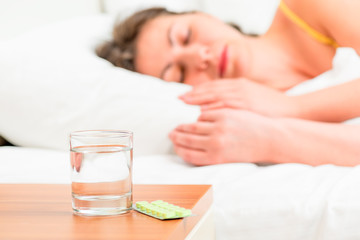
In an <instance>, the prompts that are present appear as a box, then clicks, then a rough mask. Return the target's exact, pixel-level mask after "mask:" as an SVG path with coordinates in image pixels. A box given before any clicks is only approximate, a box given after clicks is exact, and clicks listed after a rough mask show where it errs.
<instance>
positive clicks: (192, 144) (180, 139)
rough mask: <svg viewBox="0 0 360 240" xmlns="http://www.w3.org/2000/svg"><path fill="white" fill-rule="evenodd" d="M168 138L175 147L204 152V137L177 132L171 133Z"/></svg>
mask: <svg viewBox="0 0 360 240" xmlns="http://www.w3.org/2000/svg"><path fill="white" fill-rule="evenodd" d="M169 137H170V139H171V141H172V142H173V143H174V144H175V145H181V146H184V147H187V148H191V149H198V150H204V148H205V146H206V143H207V138H206V136H204V135H196V134H192V133H187V132H181V131H178V130H174V131H173V132H171V133H170V136H169Z"/></svg>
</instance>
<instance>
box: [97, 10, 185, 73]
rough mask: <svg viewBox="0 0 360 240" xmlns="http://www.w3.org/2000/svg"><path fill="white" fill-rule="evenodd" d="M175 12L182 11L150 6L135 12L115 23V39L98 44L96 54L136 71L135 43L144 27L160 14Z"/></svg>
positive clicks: (118, 65)
mask: <svg viewBox="0 0 360 240" xmlns="http://www.w3.org/2000/svg"><path fill="white" fill-rule="evenodd" d="M175 14H181V13H175V12H171V11H168V10H167V9H165V8H149V9H145V10H142V11H139V12H136V13H134V14H133V15H131V16H130V17H128V18H127V19H125V20H124V21H123V22H120V23H119V24H115V26H114V29H113V34H112V35H113V39H112V40H110V41H107V42H105V43H103V44H101V45H100V46H98V47H97V49H96V54H97V55H98V56H99V57H101V58H104V59H107V60H108V61H110V62H111V63H112V64H114V65H115V66H117V67H122V68H125V69H128V70H131V71H136V67H135V61H134V58H135V54H136V48H135V44H136V40H137V38H138V35H139V33H140V31H141V29H142V27H143V26H144V25H145V23H147V22H148V21H150V20H152V19H154V18H156V17H158V16H162V15H175Z"/></svg>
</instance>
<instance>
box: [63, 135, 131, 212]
mask: <svg viewBox="0 0 360 240" xmlns="http://www.w3.org/2000/svg"><path fill="white" fill-rule="evenodd" d="M70 151H71V153H70V161H71V188H72V207H73V210H74V213H75V214H77V215H84V216H101V215H104V216H105V215H117V214H122V213H126V212H128V211H129V210H131V208H132V160H133V133H132V132H130V131H120V130H89V131H77V132H73V133H71V134H70Z"/></svg>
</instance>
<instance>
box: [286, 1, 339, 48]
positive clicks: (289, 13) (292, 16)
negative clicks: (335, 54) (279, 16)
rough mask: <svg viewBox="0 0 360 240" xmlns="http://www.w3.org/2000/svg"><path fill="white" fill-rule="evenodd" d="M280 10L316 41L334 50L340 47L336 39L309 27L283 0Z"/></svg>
mask: <svg viewBox="0 0 360 240" xmlns="http://www.w3.org/2000/svg"><path fill="white" fill-rule="evenodd" d="M279 8H280V10H281V11H282V12H283V13H284V14H285V15H286V16H287V17H288V18H289V19H290V20H291V21H293V22H294V23H295V24H296V25H298V26H299V27H300V28H302V29H303V30H304V31H305V32H306V33H308V34H309V35H310V36H311V37H313V38H314V39H315V40H316V41H318V42H320V43H323V44H326V45H330V46H332V47H334V48H337V47H339V45H338V44H337V43H336V42H335V40H334V39H331V38H329V37H327V36H325V35H324V34H322V33H320V32H318V31H316V30H315V29H313V28H312V27H310V26H309V24H307V23H306V22H305V21H304V20H302V19H301V18H300V17H299V16H297V15H296V14H295V13H294V12H293V11H292V10H291V9H290V8H289V7H288V6H287V5H286V4H285V2H284V1H283V0H281V1H280V5H279Z"/></svg>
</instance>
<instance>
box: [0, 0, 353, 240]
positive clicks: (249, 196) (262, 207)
mask: <svg viewBox="0 0 360 240" xmlns="http://www.w3.org/2000/svg"><path fill="white" fill-rule="evenodd" d="M224 1H225V2H224ZM224 1H221V4H220V3H219V2H218V1H214V0H207V1H204V0H202V1H200V0H198V1H193V0H191V1H190V0H188V1H165V0H163V1H160V0H159V1H153V2H151V1H140V0H138V1H131V3H125V1H115V0H112V1H111V0H109V1H106V0H103V1H100V0H99V1H95V0H92V1H90V0H86V1H85V0H71V1H70V0H69V1H64V0H62V1H53V2H52V4H48V3H47V1H45V0H32V1H20V0H19V1H11V3H10V2H9V3H6V4H5V3H3V4H4V7H2V8H1V10H0V20H1V21H0V22H1V24H2V29H4V31H2V33H1V34H2V35H1V41H0V135H1V136H3V137H4V138H5V139H6V140H7V141H9V142H10V143H12V144H13V145H15V146H2V147H0V183H69V182H70V179H69V159H68V158H69V154H68V135H69V133H70V132H71V131H74V130H83V129H104V128H107V129H108V128H112V129H128V130H132V131H134V138H135V140H134V183H135V184H211V185H213V187H214V206H213V211H214V221H215V226H216V239H220V240H232V239H249V240H258V239H274V240H275V239H276V240H278V239H286V240H303V239H314V240H315V239H316V240H320V239H360V229H359V227H358V224H357V223H358V219H359V217H358V216H360V190H359V186H360V168H359V167H351V168H350V167H339V166H334V165H323V166H319V167H311V166H308V165H302V164H280V165H266V166H259V165H255V164H245V163H244V164H223V165H215V166H204V167H194V166H191V165H188V164H186V163H185V162H184V161H182V160H181V159H180V158H179V157H178V156H176V155H175V154H174V153H173V151H172V146H171V142H170V140H169V139H168V137H167V135H168V133H169V132H170V131H171V130H172V129H173V128H174V127H176V126H177V125H178V124H181V123H184V122H192V121H195V120H196V118H197V116H198V115H199V112H200V111H199V109H198V108H197V107H196V106H187V105H185V104H183V103H182V102H181V101H180V100H178V98H177V96H178V95H180V94H181V93H184V92H186V91H188V90H189V89H190V87H189V86H185V85H181V84H176V83H172V84H170V83H164V82H162V81H160V80H159V79H156V78H152V77H149V76H143V75H140V74H136V73H131V72H128V71H126V70H123V69H119V68H115V67H113V66H112V65H111V64H110V63H108V62H106V61H105V60H103V59H100V58H98V57H97V56H96V55H95V54H94V51H93V50H94V48H95V46H96V45H97V44H98V43H100V42H102V41H104V40H106V39H107V37H109V36H110V33H111V27H112V24H113V22H114V19H115V18H117V17H118V13H121V14H120V16H121V17H124V16H126V15H127V14H129V13H130V12H131V11H133V10H136V9H139V8H142V7H145V6H149V5H151V4H152V5H164V6H167V7H169V8H174V9H175V10H184V9H193V8H195V9H200V10H204V11H207V12H210V13H212V14H215V15H218V16H219V17H221V18H224V20H227V21H233V22H238V23H240V24H242V25H244V26H245V27H244V30H245V31H248V32H257V33H261V32H263V31H265V30H266V27H267V26H268V24H269V19H271V17H272V16H273V13H274V11H275V9H276V5H277V3H278V1H266V0H256V1H250V0H241V1H235V0H224ZM30 2H31V3H30ZM145 2H146V4H145ZM234 4H236V6H238V8H239V9H240V10H239V11H234V8H232V10H231V11H230V12H226V11H225V9H224V7H223V5H234ZM50 5H51V6H50ZM20 6H21V7H20ZM245 7H247V9H250V11H246V10H244V9H245ZM22 9H27V10H28V11H23V10H22ZM260 16H261V17H260ZM5 22H6V23H9V22H10V23H11V24H5ZM333 66H334V67H333V69H332V70H331V71H329V72H326V73H324V74H323V75H321V76H319V77H317V78H316V79H314V80H313V81H311V82H305V83H304V84H302V85H299V86H297V87H296V88H293V89H291V90H290V91H289V92H288V94H300V93H303V92H309V91H313V90H316V89H319V88H323V87H326V86H329V85H331V84H338V83H341V82H343V81H347V80H350V79H352V78H355V77H360V67H359V66H360V60H359V57H358V56H357V55H356V53H355V52H354V51H353V50H351V49H339V52H338V53H337V55H336V57H335V58H334V62H333ZM149 89H151V91H149ZM357 122H358V121H357V119H354V120H353V121H351V122H349V124H357ZM0 196H1V193H0Z"/></svg>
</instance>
